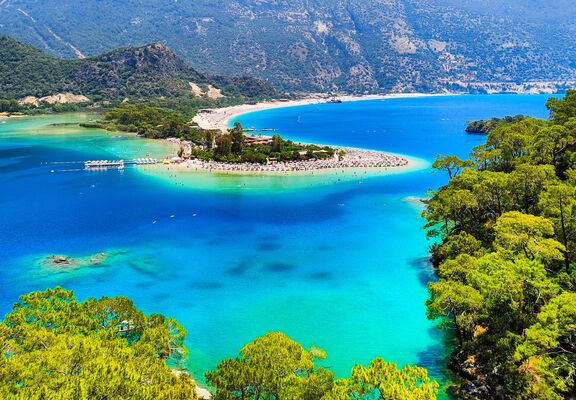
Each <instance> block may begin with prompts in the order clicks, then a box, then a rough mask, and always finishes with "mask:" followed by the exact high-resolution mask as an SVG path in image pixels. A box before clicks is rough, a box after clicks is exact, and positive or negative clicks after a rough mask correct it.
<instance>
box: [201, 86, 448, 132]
mask: <svg viewBox="0 0 576 400" xmlns="http://www.w3.org/2000/svg"><path fill="white" fill-rule="evenodd" d="M448 95H454V94H450V93H391V94H385V95H364V96H351V95H346V96H336V98H337V99H338V100H341V101H342V102H351V101H366V100H387V99H403V98H415V97H433V96H448ZM329 99H330V97H328V96H326V95H322V94H316V95H310V96H309V97H306V98H303V99H299V100H288V101H280V100H271V101H262V102H259V103H256V104H241V105H238V106H231V107H223V108H214V109H209V110H205V112H199V113H198V114H197V115H196V116H195V117H194V118H193V119H192V122H194V123H196V124H197V125H198V126H199V127H200V128H202V129H211V130H221V131H226V130H227V129H228V127H229V123H230V120H232V119H234V118H236V117H238V116H239V115H242V114H248V113H251V112H255V111H262V110H269V109H273V108H283V107H294V106H304V105H310V104H322V103H326V102H327V101H328V100H329Z"/></svg>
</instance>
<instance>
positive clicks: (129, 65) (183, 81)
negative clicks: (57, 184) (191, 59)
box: [0, 37, 276, 101]
mask: <svg viewBox="0 0 576 400" xmlns="http://www.w3.org/2000/svg"><path fill="white" fill-rule="evenodd" d="M0 59H2V60H3V62H2V63H0V93H1V96H2V97H4V98H24V97H26V96H35V97H45V96H51V95H55V94H57V93H74V94H75V95H82V96H87V97H88V98H90V99H91V100H93V101H98V100H123V99H125V98H128V99H130V100H142V99H149V98H159V97H170V98H173V97H181V96H184V97H207V98H210V97H226V96H241V97H245V98H260V97H264V98H266V97H270V96H274V95H275V93H276V92H275V90H274V88H273V87H272V86H271V85H270V84H268V83H266V82H264V81H262V80H258V79H254V78H248V77H227V76H217V75H208V74H203V73H200V72H198V71H197V70H195V69H194V68H192V67H190V66H189V65H188V64H186V63H185V62H184V61H183V60H182V59H181V58H180V57H179V56H178V55H176V53H174V52H173V51H172V50H171V49H170V48H169V47H167V46H166V45H164V44H160V43H153V44H149V45H145V46H142V47H137V48H122V49H118V50H113V51H111V52H108V53H105V54H103V55H99V56H95V57H90V58H84V59H59V58H55V57H53V56H51V55H49V54H46V53H44V52H42V51H41V50H38V49H36V48H34V47H33V46H30V45H26V44H22V43H20V42H18V41H16V40H14V39H12V38H9V37H0Z"/></svg>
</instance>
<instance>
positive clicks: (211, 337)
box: [0, 95, 547, 380]
mask: <svg viewBox="0 0 576 400" xmlns="http://www.w3.org/2000/svg"><path fill="white" fill-rule="evenodd" d="M546 98H547V97H546V96H520V95H495V96H472V95H466V96H438V97H423V98H410V99H388V100H377V101H359V102H350V103H343V104H320V105H308V106H299V107H288V108H278V109H272V110H266V111H260V112H257V113H250V114H245V115H242V116H240V117H238V118H237V120H238V121H240V122H242V123H243V125H244V126H254V127H257V128H264V127H266V128H269V127H273V128H276V129H277V130H278V132H279V133H281V134H282V135H283V136H285V137H286V138H290V139H294V140H301V141H307V142H315V143H326V144H335V145H343V146H353V147H363V148H369V149H375V150H383V151H389V152H394V153H400V154H406V155H408V156H411V157H416V158H418V159H419V160H424V161H423V162H422V163H421V164H419V167H418V168H413V169H409V170H405V171H402V173H394V174H387V175H384V176H374V175H373V174H364V172H358V173H357V174H356V175H352V176H347V177H346V179H343V176H339V175H322V174H320V173H319V174H317V175H315V176H291V175H281V176H238V175H236V176H232V175H221V174H214V175H210V174H206V173H204V174H202V173H198V174H194V173H191V174H186V176H183V174H179V173H177V172H175V171H162V172H161V173H160V172H158V169H155V168H142V169H136V168H135V169H129V168H127V169H125V170H123V171H100V172H97V171H94V172H90V171H81V170H78V171H69V172H58V171H60V170H61V169H74V167H73V165H74V164H63V165H67V167H66V168H64V167H62V166H60V165H57V164H51V163H53V162H70V161H78V160H88V159H94V158H107V159H122V158H123V159H126V158H130V157H140V156H144V155H146V154H150V155H151V156H153V155H163V154H165V153H166V151H167V148H166V147H165V145H163V144H161V143H159V142H152V141H148V140H144V139H139V138H135V137H131V136H123V135H118V134H114V133H109V132H103V131H98V130H88V129H80V128H77V127H74V126H66V125H64V126H63V125H60V126H50V124H53V123H63V122H74V121H80V120H82V119H86V118H90V117H88V116H84V115H65V116H46V117H35V118H22V119H11V120H8V121H6V120H4V121H1V122H0V187H1V189H2V194H1V196H0V207H1V209H2V212H1V218H0V254H1V257H2V262H1V267H0V287H1V288H2V290H1V291H0V311H1V312H2V313H5V312H6V311H8V310H9V309H10V307H11V305H12V304H13V303H14V302H15V301H16V299H17V296H18V295H20V294H22V293H25V292H27V291H31V290H38V289H45V288H46V287H52V286H56V285H60V286H63V287H65V288H68V289H73V290H75V292H76V294H77V296H78V297H79V298H85V297H88V296H97V297H100V296H103V295H106V296H116V295H123V296H128V297H130V298H132V299H133V300H134V301H135V302H136V304H137V306H138V307H139V308H141V309H142V310H144V311H146V312H148V313H153V312H158V313H162V314H165V315H169V316H172V317H175V318H177V319H178V320H179V321H180V322H181V323H182V324H183V325H184V326H185V327H186V328H187V330H188V339H187V344H188V347H189V349H190V355H189V367H190V371H191V373H192V374H193V375H194V376H195V377H196V378H199V379H200V380H201V378H202V376H203V372H204V371H206V370H208V369H211V368H213V367H214V366H215V365H216V363H217V362H218V361H219V360H221V359H222V358H224V357H228V356H232V355H234V354H236V352H237V351H238V349H239V348H240V347H241V346H242V345H243V344H244V343H246V342H248V341H249V340H251V339H253V338H254V337H255V336H259V335H262V334H264V333H265V332H267V331H273V330H281V331H284V332H285V333H287V334H288V335H289V336H291V337H292V338H294V339H295V340H297V341H299V342H300V343H302V344H303V345H304V346H311V345H317V346H319V347H321V348H323V349H325V350H326V351H327V353H328V358H327V360H326V361H325V365H326V366H328V367H330V368H332V369H333V370H334V371H335V372H336V374H337V375H338V376H345V375H347V374H348V373H349V371H350V368H351V367H352V366H353V365H354V364H355V363H368V362H369V361H370V360H371V359H372V358H374V357H376V356H383V357H384V358H385V359H387V360H389V361H395V362H397V363H398V364H400V365H403V364H405V363H414V364H420V365H422V366H424V367H427V368H428V369H429V370H430V372H431V374H432V375H433V376H434V377H435V378H437V379H444V378H445V365H444V362H445V359H446V356H447V355H448V352H449V346H448V345H447V344H446V340H447V338H445V337H443V336H442V334H440V332H439V331H438V330H437V329H436V328H435V326H434V322H433V321H429V320H427V319H426V309H425V305H424V302H425V300H426V298H427V292H426V282H427V281H429V280H432V279H434V273H433V270H432V269H431V267H430V265H429V264H428V262H427V255H428V246H429V245H430V242H428V241H427V239H426V236H425V232H424V231H423V230H422V225H423V220H421V219H420V217H419V213H420V212H421V211H422V204H421V203H420V202H419V201H418V200H417V198H421V197H423V196H425V195H426V192H427V190H428V189H433V188H436V187H438V186H439V185H442V184H444V183H445V182H446V180H447V177H445V176H443V175H442V174H433V173H432V171H431V170H430V168H429V164H430V163H431V162H432V161H433V159H434V158H435V156H436V155H437V154H455V155H458V156H461V157H466V156H467V155H468V153H469V152H470V150H471V149H472V148H473V147H474V146H476V145H479V144H481V143H482V142H483V141H484V137H482V136H477V135H469V134H466V133H465V132H464V127H465V125H466V121H467V120H474V119H481V118H488V117H492V116H504V115H514V114H518V113H526V114H530V115H533V116H537V117H546V116H547V111H546V108H545V107H544V103H545V100H546ZM64 133H65V134H64ZM52 171H55V172H52ZM98 253H104V256H103V258H102V261H101V262H98V263H95V264H94V265H91V264H90V263H88V264H87V265H82V266H80V267H78V268H75V269H66V268H61V269H46V268H45V267H44V266H42V265H41V263H39V260H41V259H42V258H43V257H45V256H47V255H54V254H64V255H67V256H71V257H90V256H91V255H94V254H98Z"/></svg>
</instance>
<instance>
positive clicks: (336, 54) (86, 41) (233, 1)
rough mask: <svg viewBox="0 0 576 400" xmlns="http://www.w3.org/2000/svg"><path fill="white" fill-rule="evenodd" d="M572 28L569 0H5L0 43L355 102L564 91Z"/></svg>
mask: <svg viewBox="0 0 576 400" xmlns="http://www.w3.org/2000/svg"><path fill="white" fill-rule="evenodd" d="M575 17H576V7H574V4H573V0H556V1H553V2H551V1H548V0H530V1H526V0H509V1H506V2H503V1H501V0H315V1H308V0H292V1H286V0H258V1H256V0H220V1H214V0H195V1H178V2H177V1H174V0H157V1H140V0H125V1H121V2H119V1H115V0H83V1H81V2H73V1H62V0H41V1H40V0H1V1H0V33H4V34H7V35H10V36H12V37H16V38H18V39H20V40H24V41H26V42H28V43H32V44H34V45H35V46H37V47H39V48H43V49H46V50H47V51H49V52H51V53H52V54H54V55H59V56H67V57H71V58H72V57H84V56H94V55H96V54H101V53H103V52H106V51H109V50H112V49H115V48H118V47H124V46H141V45H144V44H147V43H153V42H162V43H165V44H167V45H168V46H170V48H172V49H174V50H175V51H176V52H177V53H178V54H180V55H182V57H183V58H184V59H185V60H186V61H187V62H188V63H190V65H192V66H193V67H194V68H196V69H198V70H200V71H210V72H214V73H219V74H227V75H249V76H256V77H261V78H265V79H267V80H269V81H270V82H271V83H273V84H274V85H275V86H276V87H278V88H282V89H289V90H294V89H305V90H321V91H327V90H334V89H343V90H348V91H356V92H363V91H413V90H420V91H441V90H463V91H499V90H528V89H531V88H540V89H541V88H547V87H550V86H549V83H546V82H556V83H558V82H561V84H560V86H562V82H565V81H567V80H568V81H574V80H575V79H576V65H575V64H574V60H575V59H576V46H573V43H574V37H575V36H576V33H575V30H574V22H573V21H574V18H575ZM527 81H531V82H532V83H531V84H530V85H527V86H526V85H521V84H520V83H522V82H527Z"/></svg>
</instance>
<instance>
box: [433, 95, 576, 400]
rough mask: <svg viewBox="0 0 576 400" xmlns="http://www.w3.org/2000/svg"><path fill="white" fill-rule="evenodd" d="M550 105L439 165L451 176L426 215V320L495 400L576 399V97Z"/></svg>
mask: <svg viewBox="0 0 576 400" xmlns="http://www.w3.org/2000/svg"><path fill="white" fill-rule="evenodd" d="M547 106H548V108H549V109H550V114H551V115H550V119H549V120H540V119H534V118H528V117H526V118H521V119H519V120H518V121H516V122H514V121H510V122H509V123H499V124H496V125H495V126H494V128H493V129H492V130H491V131H490V132H489V134H488V137H487V140H486V144H484V145H481V146H479V147H477V148H475V149H474V151H473V152H472V154H471V160H470V161H466V162H464V161H459V160H458V159H456V158H449V157H442V158H440V159H439V160H438V161H437V162H436V163H435V164H436V167H437V168H439V169H444V170H447V171H448V173H449V175H450V177H451V179H450V181H449V183H448V184H447V185H446V186H444V187H441V188H440V189H439V190H437V191H436V192H435V193H434V195H433V198H432V199H431V200H430V202H429V204H428V206H427V209H426V210H425V211H424V213H423V216H424V217H425V218H426V220H427V224H426V228H427V229H428V234H429V236H431V237H435V238H438V239H439V241H438V242H437V243H436V244H434V245H433V246H432V252H433V261H434V263H435V266H436V268H437V271H438V275H439V280H438V281H437V282H433V283H430V284H429V291H430V299H429V300H428V302H427V306H428V315H429V317H430V318H433V319H437V320H438V321H439V326H440V327H442V328H444V329H450V330H451V331H452V332H454V333H455V335H456V337H457V339H458V346H457V349H456V351H455V353H454V360H455V362H453V363H452V365H453V366H454V365H455V367H456V369H457V371H458V372H461V374H462V375H463V376H465V377H466V378H467V379H468V380H470V381H472V383H473V386H474V385H476V386H484V387H486V386H487V387H489V390H490V394H491V396H494V397H498V396H503V397H505V398H542V399H561V398H572V397H574V396H576V381H575V377H576V363H575V362H574V359H573V354H574V353H573V349H574V346H573V343H572V340H573V339H572V335H573V333H574V332H573V327H574V326H575V325H576V316H575V314H574V313H573V310H574V309H576V297H575V293H576V264H575V263H574V260H575V257H576V207H575V206H576V192H575V186H576V141H575V139H574V138H575V137H576V136H575V135H576V91H568V93H567V94H566V96H565V97H564V98H562V99H551V100H549V101H548V103H547ZM458 360H460V361H458ZM463 360H466V361H465V363H466V366H464V363H463ZM470 363H472V364H473V368H470ZM470 371H473V372H472V373H471V372H470Z"/></svg>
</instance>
